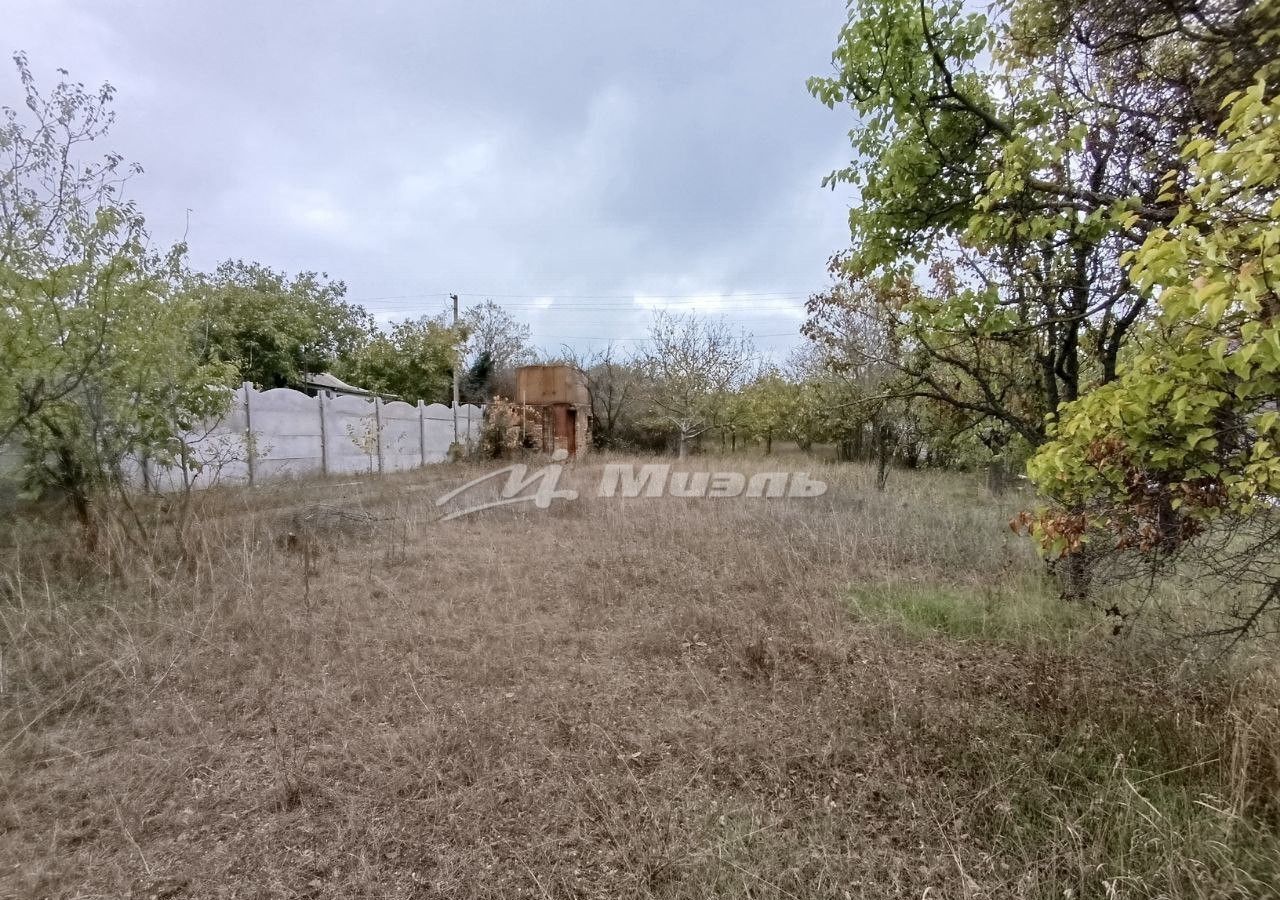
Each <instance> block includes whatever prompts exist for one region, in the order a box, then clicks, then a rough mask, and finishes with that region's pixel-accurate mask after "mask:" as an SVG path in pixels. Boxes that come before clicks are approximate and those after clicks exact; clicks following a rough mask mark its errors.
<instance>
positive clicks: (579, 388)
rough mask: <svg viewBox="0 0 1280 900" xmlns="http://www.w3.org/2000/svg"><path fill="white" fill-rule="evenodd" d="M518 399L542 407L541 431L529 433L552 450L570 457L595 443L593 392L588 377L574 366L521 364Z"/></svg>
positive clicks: (518, 378)
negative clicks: (592, 411) (566, 453)
mask: <svg viewBox="0 0 1280 900" xmlns="http://www.w3.org/2000/svg"><path fill="white" fill-rule="evenodd" d="M515 402H516V403H518V404H520V405H521V406H527V407H530V408H532V409H536V410H538V412H539V414H540V417H541V420H542V421H541V423H540V426H539V427H540V429H541V434H530V435H528V437H529V438H531V439H532V440H533V441H534V442H535V443H536V444H537V446H539V447H541V449H543V450H545V451H546V452H548V453H550V452H552V451H555V450H565V451H567V452H568V454H569V455H570V456H577V455H578V454H579V453H583V452H585V451H586V450H587V449H588V448H589V447H590V445H591V395H590V393H589V392H588V390H587V376H586V375H585V374H583V373H582V372H581V371H579V370H578V369H576V368H574V367H573V366H566V365H549V366H521V367H520V368H519V369H517V370H516V396H515Z"/></svg>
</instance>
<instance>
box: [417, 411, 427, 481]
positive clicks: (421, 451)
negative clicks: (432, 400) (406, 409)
mask: <svg viewBox="0 0 1280 900" xmlns="http://www.w3.org/2000/svg"><path fill="white" fill-rule="evenodd" d="M426 414H427V405H426V404H425V403H423V402H422V400H421V399H419V400H418V467H419V468H421V467H423V466H425V465H426V464H427V423H426Z"/></svg>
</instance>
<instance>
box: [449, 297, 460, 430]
mask: <svg viewBox="0 0 1280 900" xmlns="http://www.w3.org/2000/svg"><path fill="white" fill-rule="evenodd" d="M449 299H450V300H452V301H453V334H454V340H455V341H456V340H457V339H458V295H457V294H450V295H449ZM461 367H462V348H461V347H459V346H458V345H457V344H456V343H455V344H454V345H453V442H454V443H455V444H456V443H458V369H460V368H461Z"/></svg>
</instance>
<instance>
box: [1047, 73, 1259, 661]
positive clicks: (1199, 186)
mask: <svg viewBox="0 0 1280 900" xmlns="http://www.w3.org/2000/svg"><path fill="white" fill-rule="evenodd" d="M1223 109H1224V111H1225V116H1224V120H1223V122H1222V125H1221V128H1220V129H1219V133H1218V134H1217V135H1214V136H1212V137H1194V138H1192V139H1191V140H1189V141H1188V142H1187V143H1186V145H1185V146H1184V148H1183V156H1184V158H1185V165H1184V166H1182V167H1181V168H1180V169H1179V170H1177V171H1174V172H1172V173H1171V174H1170V175H1169V176H1168V177H1167V178H1166V180H1165V185H1164V196H1165V197H1167V198H1169V199H1170V200H1171V201H1175V202H1177V204H1178V211H1177V214H1176V215H1175V216H1174V217H1173V219H1172V220H1171V221H1170V222H1169V224H1168V225H1167V226H1165V227H1161V228H1157V229H1154V230H1153V231H1151V233H1150V234H1149V235H1148V236H1147V238H1146V240H1145V241H1144V242H1143V244H1142V246H1141V248H1139V249H1138V251H1137V252H1136V253H1135V254H1134V255H1133V257H1132V265H1131V268H1130V270H1129V277H1130V279H1131V280H1132V282H1133V283H1134V285H1136V286H1137V287H1138V288H1139V289H1141V290H1142V291H1144V292H1146V293H1147V294H1148V295H1150V296H1151V297H1153V298H1155V299H1156V301H1157V302H1158V306H1159V317H1158V319H1156V320H1155V321H1153V322H1152V323H1150V324H1149V325H1148V326H1146V327H1145V328H1144V329H1143V334H1142V338H1143V339H1142V342H1141V345H1140V347H1139V348H1138V349H1137V350H1136V351H1135V352H1134V354H1133V355H1132V357H1131V358H1130V359H1129V360H1128V361H1127V362H1126V363H1125V364H1124V365H1123V366H1122V368H1121V370H1120V374H1119V377H1118V378H1117V379H1116V380H1114V381H1112V382H1111V383H1110V384H1108V385H1106V386H1105V387H1102V388H1099V389H1098V390H1096V391H1094V392H1093V393H1091V394H1089V395H1088V396H1087V397H1084V398H1082V399H1081V400H1079V401H1077V402H1075V403H1073V404H1070V405H1069V406H1067V407H1065V408H1064V409H1063V411H1062V417H1061V420H1060V422H1059V423H1058V424H1057V425H1056V426H1055V427H1054V428H1053V430H1052V437H1053V440H1052V441H1051V442H1049V443H1048V444H1046V445H1045V446H1044V447H1043V448H1041V450H1040V452H1039V453H1038V454H1037V455H1036V456H1035V457H1034V458H1033V459H1032V461H1031V463H1030V465H1029V472H1030V474H1031V476H1032V477H1033V478H1034V479H1035V481H1036V483H1037V484H1038V485H1039V487H1040V489H1041V490H1042V491H1043V492H1045V494H1047V495H1048V496H1049V497H1050V498H1052V499H1053V500H1054V501H1056V504H1055V505H1054V506H1053V507H1051V508H1049V509H1046V510H1044V511H1042V512H1041V513H1040V514H1039V515H1038V516H1035V517H1032V516H1027V517H1026V518H1025V519H1024V522H1025V523H1027V524H1030V525H1031V526H1032V529H1033V531H1034V533H1035V534H1036V535H1037V536H1038V538H1039V539H1040V542H1041V544H1042V545H1043V547H1044V548H1045V550H1046V551H1047V552H1048V553H1050V554H1051V555H1054V556H1057V555H1062V554H1069V555H1070V554H1079V553H1081V552H1083V550H1084V549H1085V545H1086V544H1089V543H1091V542H1093V543H1095V544H1101V545H1102V547H1101V549H1103V550H1113V551H1114V550H1119V551H1131V552H1133V553H1136V554H1138V555H1139V556H1140V557H1141V558H1143V559H1144V560H1145V561H1146V562H1147V563H1149V564H1152V565H1160V564H1162V563H1165V562H1168V561H1170V560H1173V559H1177V558H1179V557H1181V556H1186V555H1188V554H1192V555H1198V557H1199V562H1200V564H1201V565H1202V566H1204V567H1205V568H1206V569H1207V570H1208V571H1209V572H1210V573H1211V574H1215V575H1218V576H1220V578H1219V579H1218V581H1216V582H1215V584H1214V588H1215V589H1216V588H1221V589H1222V591H1223V592H1222V593H1221V594H1220V595H1219V596H1221V597H1223V598H1227V599H1228V600H1229V601H1230V602H1229V603H1228V608H1227V609H1226V613H1227V616H1228V619H1227V621H1226V622H1225V624H1221V625H1219V626H1218V627H1217V628H1216V633H1219V634H1224V635H1232V636H1234V637H1239V636H1241V635H1243V634H1245V633H1247V632H1249V631H1250V630H1253V629H1256V628H1258V627H1260V626H1261V623H1262V622H1263V618H1264V616H1265V615H1266V614H1267V613H1268V612H1270V611H1272V610H1273V609H1275V608H1276V607H1278V606H1280V575H1278V574H1277V573H1280V519H1277V516H1276V507H1277V505H1280V405H1278V404H1280V96H1277V95H1276V93H1275V89H1274V87H1270V88H1269V87H1268V85H1267V83H1266V82H1265V81H1263V80H1262V79H1259V81H1258V82H1256V83H1255V84H1254V85H1252V86H1251V87H1249V88H1248V89H1247V90H1244V91H1237V92H1234V93H1232V94H1231V95H1229V96H1228V98H1227V100H1226V102H1225V103H1224V104H1223Z"/></svg>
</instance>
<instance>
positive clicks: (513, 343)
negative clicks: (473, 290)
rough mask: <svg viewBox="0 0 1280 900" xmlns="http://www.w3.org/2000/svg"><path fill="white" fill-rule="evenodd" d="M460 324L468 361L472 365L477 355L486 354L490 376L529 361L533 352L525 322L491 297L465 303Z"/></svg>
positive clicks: (478, 357) (477, 358)
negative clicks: (464, 335) (520, 320)
mask: <svg viewBox="0 0 1280 900" xmlns="http://www.w3.org/2000/svg"><path fill="white" fill-rule="evenodd" d="M462 325H463V327H464V328H465V329H466V333H467V344H466V356H467V360H468V361H469V363H470V365H471V366H472V367H474V366H475V364H476V363H477V362H478V361H479V359H480V357H481V356H487V357H488V359H489V366H490V372H491V373H492V375H493V376H498V375H502V374H505V373H507V372H509V371H510V370H511V369H514V368H516V367H517V366H522V365H526V364H528V363H531V362H532V361H533V359H534V357H535V355H536V353H535V351H534V349H533V347H532V346H531V345H530V343H529V335H530V329H529V326H528V325H526V324H525V323H523V322H519V321H517V320H516V319H515V317H513V316H512V315H511V313H509V312H507V311H506V310H505V309H503V308H502V307H501V306H499V305H498V304H496V303H494V302H493V301H492V300H486V301H484V302H483V303H479V304H477V305H475V306H472V307H469V308H468V309H467V310H466V311H465V312H464V313H463V314H462Z"/></svg>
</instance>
